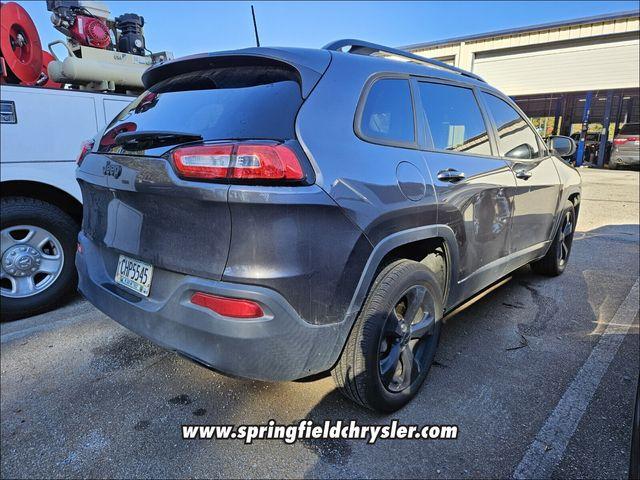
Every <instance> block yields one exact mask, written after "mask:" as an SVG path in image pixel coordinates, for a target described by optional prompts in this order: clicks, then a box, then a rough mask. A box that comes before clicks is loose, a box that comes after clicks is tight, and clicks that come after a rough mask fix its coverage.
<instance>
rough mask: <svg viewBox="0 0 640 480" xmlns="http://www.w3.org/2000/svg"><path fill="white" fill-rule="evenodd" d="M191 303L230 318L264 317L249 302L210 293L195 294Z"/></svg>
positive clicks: (262, 313) (259, 308)
mask: <svg viewBox="0 0 640 480" xmlns="http://www.w3.org/2000/svg"><path fill="white" fill-rule="evenodd" d="M191 303H193V304H195V305H199V306H201V307H205V308H208V309H209V310H213V311H214V312H216V313H218V314H220V315H222V316H225V317H232V318H260V317H262V316H264V312H263V311H262V307H260V305H258V304H257V303H256V302H253V301H251V300H242V299H238V298H229V297H219V296H217V295H212V294H210V293H203V292H196V293H194V294H193V296H192V297H191Z"/></svg>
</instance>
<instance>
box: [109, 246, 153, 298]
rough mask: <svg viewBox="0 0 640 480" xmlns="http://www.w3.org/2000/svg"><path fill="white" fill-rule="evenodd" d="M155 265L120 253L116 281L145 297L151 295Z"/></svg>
mask: <svg viewBox="0 0 640 480" xmlns="http://www.w3.org/2000/svg"><path fill="white" fill-rule="evenodd" d="M151 277H153V265H149V264H148V263H145V262H141V261H140V260H134V259H133V258H129V257H126V256H125V255H120V258H119V259H118V268H117V269H116V283H117V284H119V285H123V286H125V287H127V288H129V289H131V290H133V291H134V292H137V293H140V294H142V295H144V296H145V297H148V296H149V289H150V288H151Z"/></svg>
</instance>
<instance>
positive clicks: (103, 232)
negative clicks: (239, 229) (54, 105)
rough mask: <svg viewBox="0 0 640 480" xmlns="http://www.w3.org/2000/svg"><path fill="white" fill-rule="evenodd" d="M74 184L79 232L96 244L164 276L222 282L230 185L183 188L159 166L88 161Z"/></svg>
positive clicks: (97, 157) (118, 158) (131, 160)
mask: <svg viewBox="0 0 640 480" xmlns="http://www.w3.org/2000/svg"><path fill="white" fill-rule="evenodd" d="M77 177H78V182H79V183H80V188H81V189H82V198H83V202H84V209H83V210H84V214H83V220H82V229H83V231H84V233H85V235H86V236H87V237H89V238H90V239H91V240H92V241H93V242H94V243H96V244H97V245H99V246H102V247H107V248H110V249H115V250H117V251H118V252H121V253H124V254H127V255H129V256H132V257H134V258H137V259H140V260H143V261H145V262H148V263H151V264H152V265H154V266H157V267H160V268H164V269H167V270H172V271H175V272H180V273H184V274H189V275H197V276H201V277H206V278H211V279H220V277H221V276H222V272H223V270H224V267H225V263H226V261H227V255H228V253H229V243H230V238H231V220H230V213H229V207H228V205H227V192H228V189H229V186H228V185H225V184H210V183H194V182H186V181H183V180H181V179H179V178H178V177H177V176H176V175H175V173H174V172H173V170H172V167H171V166H170V165H169V162H168V161H167V160H165V159H164V158H154V157H137V156H130V155H108V156H107V155H101V154H90V155H88V156H87V157H86V158H85V159H84V161H83V162H82V164H81V166H80V167H79V168H78V171H77ZM111 261H113V262H116V261H117V255H116V256H114V258H113V259H111ZM107 268H114V269H115V263H114V265H107Z"/></svg>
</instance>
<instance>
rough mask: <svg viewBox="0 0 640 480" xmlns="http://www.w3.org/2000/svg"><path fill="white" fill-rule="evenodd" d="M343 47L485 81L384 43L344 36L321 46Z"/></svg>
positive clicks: (325, 47) (350, 50)
mask: <svg viewBox="0 0 640 480" xmlns="http://www.w3.org/2000/svg"><path fill="white" fill-rule="evenodd" d="M344 47H350V48H349V50H347V53H355V54H357V55H371V54H372V53H377V52H380V53H389V54H391V55H397V56H399V57H403V58H407V59H409V60H413V61H415V62H420V63H426V64H428V65H432V66H435V67H439V68H443V69H445V70H449V71H451V72H455V73H458V74H460V75H464V76H466V77H470V78H473V79H475V80H479V81H481V82H485V81H484V79H483V78H482V77H480V76H479V75H476V74H475V73H471V72H468V71H466V70H463V69H461V68H458V67H454V66H453V65H449V64H447V63H444V62H441V61H440V60H435V59H433V58H427V57H421V56H420V55H416V54H415V53H411V52H405V51H404V50H398V49H397V48H392V47H385V46H384V45H378V44H376V43H370V42H365V41H364V40H355V39H352V38H345V39H342V40H336V41H334V42H331V43H328V44H327V45H325V46H324V47H322V48H324V49H325V50H334V51H343V50H342V49H343V48H344ZM485 83H486V82H485Z"/></svg>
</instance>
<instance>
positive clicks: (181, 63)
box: [142, 47, 331, 98]
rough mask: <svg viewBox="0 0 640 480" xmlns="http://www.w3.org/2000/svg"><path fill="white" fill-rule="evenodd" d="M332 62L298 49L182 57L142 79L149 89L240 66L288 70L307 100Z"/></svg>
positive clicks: (320, 53) (327, 57)
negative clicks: (183, 76)
mask: <svg viewBox="0 0 640 480" xmlns="http://www.w3.org/2000/svg"><path fill="white" fill-rule="evenodd" d="M330 61H331V54H330V53H329V52H326V51H322V50H307V49H296V48H287V49H284V48H283V49H280V48H264V47H255V48H244V49H241V50H230V51H225V52H214V53H203V54H198V55H191V56H188V57H181V58H177V59H175V60H171V61H168V62H164V63H161V64H158V65H154V66H152V67H150V68H148V69H147V70H146V71H145V72H144V74H143V75H142V83H143V84H144V86H145V88H146V89H149V88H150V87H151V86H153V85H155V84H156V83H158V82H161V81H162V80H165V79H167V78H171V77H173V76H175V75H179V74H181V73H186V72H193V71H197V70H207V69H212V68H222V67H236V66H261V65H264V66H277V65H280V66H286V67H289V68H292V69H293V70H295V72H296V73H297V75H298V79H299V83H300V88H301V92H302V97H303V98H306V97H307V96H308V95H309V93H310V92H311V90H312V89H313V87H315V85H316V83H318V80H320V77H322V75H323V74H324V72H325V70H326V69H327V67H328V66H329V63H330Z"/></svg>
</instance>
